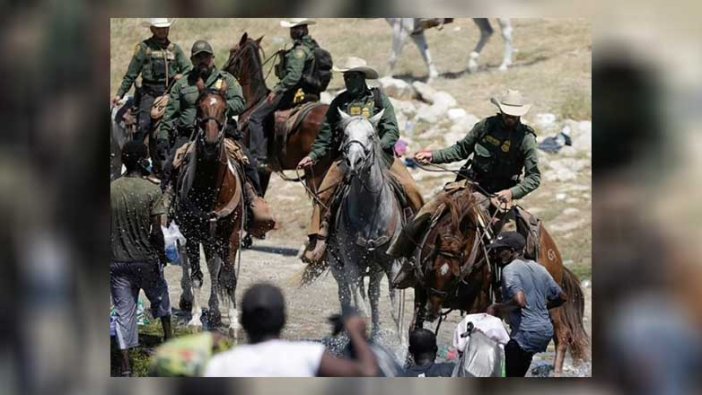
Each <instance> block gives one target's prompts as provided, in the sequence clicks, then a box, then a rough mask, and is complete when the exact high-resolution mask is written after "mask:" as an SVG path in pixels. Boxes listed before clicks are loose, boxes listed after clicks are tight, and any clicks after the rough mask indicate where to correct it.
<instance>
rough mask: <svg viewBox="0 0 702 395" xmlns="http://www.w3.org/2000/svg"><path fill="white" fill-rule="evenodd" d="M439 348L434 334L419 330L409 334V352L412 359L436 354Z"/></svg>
mask: <svg viewBox="0 0 702 395" xmlns="http://www.w3.org/2000/svg"><path fill="white" fill-rule="evenodd" d="M437 351H439V347H438V346H437V345H436V335H435V334H434V332H432V331H430V330H428V329H424V328H420V329H415V330H414V331H412V333H410V337H409V352H410V354H412V356H413V357H415V359H416V357H418V356H427V355H431V354H436V353H437Z"/></svg>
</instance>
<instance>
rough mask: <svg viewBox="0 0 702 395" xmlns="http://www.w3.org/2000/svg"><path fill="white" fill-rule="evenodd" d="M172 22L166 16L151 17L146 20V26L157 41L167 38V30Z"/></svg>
mask: <svg viewBox="0 0 702 395" xmlns="http://www.w3.org/2000/svg"><path fill="white" fill-rule="evenodd" d="M172 24H173V20H171V19H168V18H151V19H149V21H148V22H146V26H148V27H149V30H151V34H153V35H154V37H155V38H156V39H157V40H159V41H165V40H167V39H168V31H169V30H170V27H171V25H172Z"/></svg>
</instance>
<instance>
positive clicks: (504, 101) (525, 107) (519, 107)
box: [490, 89, 531, 117]
mask: <svg viewBox="0 0 702 395" xmlns="http://www.w3.org/2000/svg"><path fill="white" fill-rule="evenodd" d="M490 102H492V104H494V105H496V106H497V108H499V109H500V111H501V112H503V113H505V114H507V115H512V116H515V117H521V116H522V115H524V114H526V113H527V112H529V109H530V108H531V103H529V104H527V103H526V101H525V100H524V98H523V97H522V94H521V93H520V92H519V91H517V90H512V89H508V90H507V93H505V94H504V95H503V96H502V97H501V98H500V99H499V100H498V99H497V98H495V97H493V98H490Z"/></svg>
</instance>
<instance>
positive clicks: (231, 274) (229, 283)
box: [220, 224, 241, 344]
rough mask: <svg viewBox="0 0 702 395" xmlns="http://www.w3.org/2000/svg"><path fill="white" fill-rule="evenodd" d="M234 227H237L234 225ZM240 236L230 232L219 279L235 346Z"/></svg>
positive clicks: (237, 333)
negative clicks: (227, 300) (224, 294)
mask: <svg viewBox="0 0 702 395" xmlns="http://www.w3.org/2000/svg"><path fill="white" fill-rule="evenodd" d="M235 226H237V225H236V224H235ZM240 237H241V235H240V234H239V231H237V230H236V229H235V230H234V231H233V232H232V235H231V236H230V238H229V249H228V254H227V257H226V258H227V260H226V261H225V262H226V263H225V268H226V270H225V271H224V272H223V273H222V275H221V277H220V281H222V283H221V284H220V287H224V289H225V290H226V292H227V296H228V297H229V311H228V313H229V336H230V337H232V339H234V343H235V344H236V343H237V342H238V339H239V311H238V310H237V309H236V284H237V281H238V278H237V277H236V270H235V269H234V268H235V267H236V266H235V265H236V258H237V252H238V251H239V238H240Z"/></svg>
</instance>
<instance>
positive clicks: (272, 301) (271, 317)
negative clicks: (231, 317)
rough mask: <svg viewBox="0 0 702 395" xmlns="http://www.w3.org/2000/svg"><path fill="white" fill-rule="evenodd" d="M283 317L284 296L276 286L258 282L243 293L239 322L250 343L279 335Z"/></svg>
mask: <svg viewBox="0 0 702 395" xmlns="http://www.w3.org/2000/svg"><path fill="white" fill-rule="evenodd" d="M285 318H286V317H285V298H284V297H283V293H282V292H281V291H280V289H279V288H278V287H276V286H274V285H271V284H267V283H259V284H255V285H253V286H251V288H249V289H247V290H246V293H244V298H243V299H242V302H241V324H242V326H243V327H244V330H245V331H246V333H247V335H248V336H249V340H250V341H251V343H257V342H259V341H262V340H265V339H269V338H277V337H279V336H280V332H281V331H282V330H283V327H284V326H285Z"/></svg>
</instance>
